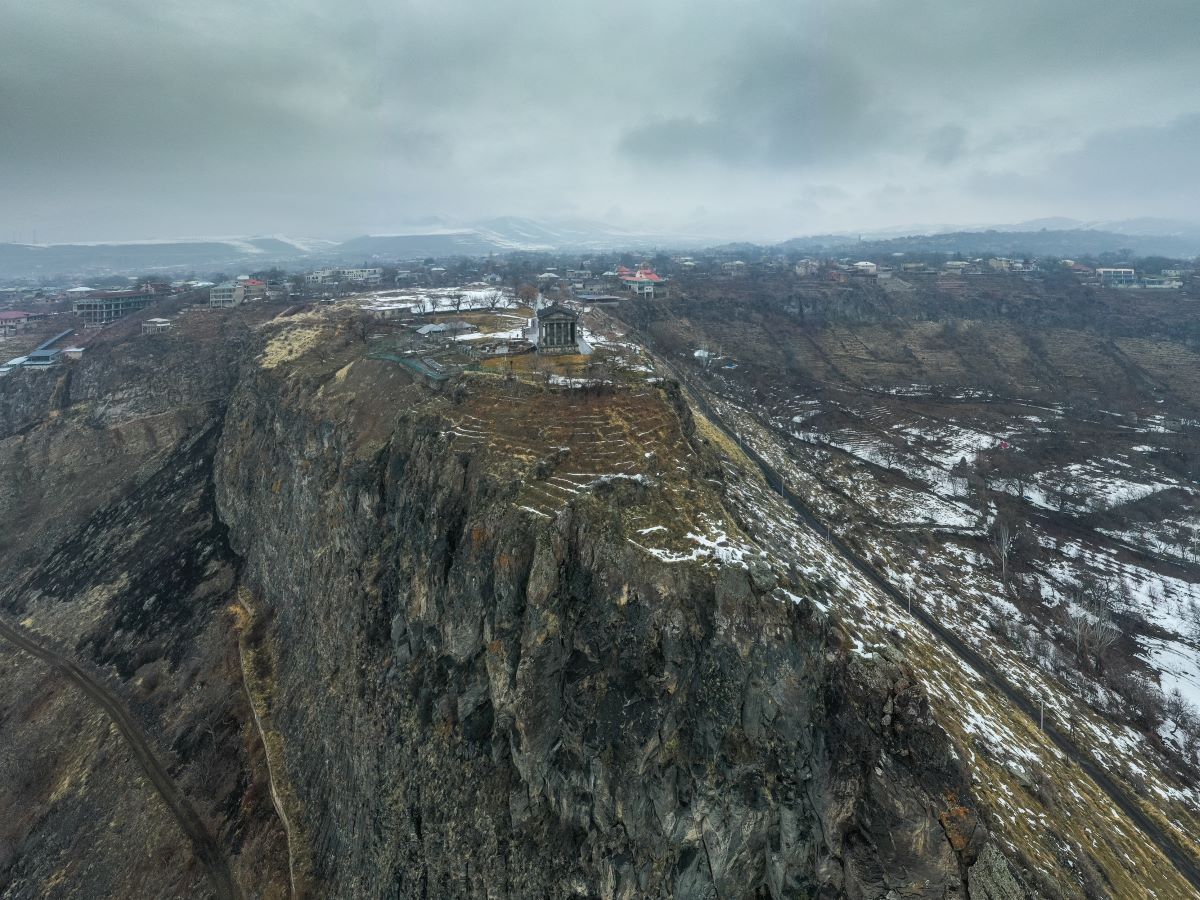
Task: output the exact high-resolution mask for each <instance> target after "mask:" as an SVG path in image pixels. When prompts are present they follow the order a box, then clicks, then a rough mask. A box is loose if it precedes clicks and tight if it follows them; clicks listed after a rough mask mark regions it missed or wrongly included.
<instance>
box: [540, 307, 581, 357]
mask: <svg viewBox="0 0 1200 900" xmlns="http://www.w3.org/2000/svg"><path fill="white" fill-rule="evenodd" d="M578 328H579V316H578V315H577V314H576V313H573V312H572V311H571V310H569V309H567V308H566V307H565V306H561V305H559V304H558V303H552V304H551V305H550V306H545V307H542V308H541V309H539V310H538V313H537V349H538V353H578V352H579V341H578V330H577V329H578Z"/></svg>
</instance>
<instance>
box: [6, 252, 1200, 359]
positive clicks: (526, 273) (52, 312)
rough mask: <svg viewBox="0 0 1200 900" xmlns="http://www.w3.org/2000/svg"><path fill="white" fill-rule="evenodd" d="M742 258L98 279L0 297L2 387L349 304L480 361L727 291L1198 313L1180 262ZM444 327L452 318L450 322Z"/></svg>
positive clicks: (493, 261) (1192, 280)
mask: <svg viewBox="0 0 1200 900" xmlns="http://www.w3.org/2000/svg"><path fill="white" fill-rule="evenodd" d="M743 250H744V251H745V252H742V253H741V255H735V254H734V253H733V252H730V251H727V250H724V251H706V252H704V253H696V254H695V255H682V254H674V255H668V254H662V253H657V254H652V255H649V256H638V255H636V254H628V253H625V254H616V255H611V254H610V255H594V256H593V257H590V258H589V257H584V258H580V257H571V256H545V255H542V256H529V255H519V254H514V255H512V256H510V257H499V258H498V257H489V258H487V259H478V258H476V259H466V258H449V259H444V260H442V259H434V258H427V259H424V260H422V261H419V262H416V261H414V262H407V263H391V264H387V265H384V264H377V265H368V264H364V265H360V266H356V267H346V266H326V267H322V268H316V269H312V270H310V271H305V272H297V273H289V272H286V271H284V270H282V269H279V268H272V269H269V270H264V271H258V272H253V273H250V274H242V275H236V276H230V275H227V274H225V273H214V274H212V275H211V276H209V277H208V278H198V277H192V278H187V279H183V280H176V281H165V280H157V279H154V278H125V277H121V276H103V277H94V278H93V281H94V282H96V283H95V284H78V283H57V284H55V283H46V284H38V285H33V284H28V283H24V284H19V285H12V286H8V287H0V375H2V374H5V373H7V372H10V371H12V370H13V369H16V368H28V369H46V368H50V367H53V366H57V365H60V364H64V363H67V362H69V361H71V360H73V359H78V358H79V357H80V356H81V355H82V354H83V353H84V352H85V351H86V348H87V345H88V343H89V341H90V339H91V338H92V336H93V335H94V334H95V333H96V332H97V331H99V330H100V329H103V328H105V327H107V326H110V325H112V324H113V323H115V322H118V321H121V320H125V319H126V318H128V317H132V318H134V319H136V320H137V321H139V322H141V323H142V331H143V332H144V333H146V334H163V333H166V332H169V331H170V330H171V328H172V323H173V320H174V317H175V316H177V315H179V314H181V313H188V314H193V313H196V312H198V311H201V310H203V309H222V308H224V309H228V308H235V307H240V306H242V305H244V304H251V303H270V304H281V305H282V307H281V308H284V309H288V310H290V311H295V310H297V309H301V308H304V307H305V306H308V305H312V304H336V303H344V302H351V303H354V304H357V305H361V306H363V308H364V309H366V310H367V311H368V312H369V314H370V315H372V316H374V317H376V318H378V319H380V320H391V319H399V320H408V319H409V317H423V318H422V321H421V322H420V323H419V324H418V325H417V326H416V329H415V330H417V331H421V329H422V328H425V327H426V326H428V328H425V330H424V331H423V332H422V333H421V335H420V336H421V337H423V338H427V339H430V340H443V341H449V340H452V339H453V340H456V341H459V342H460V343H462V344H464V345H467V346H473V349H474V351H476V352H477V353H479V354H482V355H501V354H519V353H521V352H529V351H532V350H533V349H534V348H535V346H536V345H537V344H538V342H539V340H541V341H543V342H544V340H545V338H544V336H543V333H542V332H541V331H539V330H538V329H537V328H536V327H535V322H534V318H535V316H534V313H535V312H536V311H537V309H538V308H540V307H542V306H545V305H548V304H551V303H553V304H559V305H560V306H561V308H562V309H564V310H568V311H569V310H574V311H575V312H578V311H579V310H580V309H582V308H583V307H591V306H597V307H603V306H607V305H615V304H618V303H620V302H622V301H626V300H642V301H651V300H665V299H670V298H671V297H673V296H674V297H685V296H687V295H689V294H699V295H708V294H711V293H712V292H714V291H715V292H717V293H719V292H720V291H721V290H722V289H723V288H728V289H730V290H732V291H734V292H738V291H744V290H745V289H747V287H749V286H754V287H759V286H762V285H764V284H769V285H771V288H772V289H773V290H785V291H790V292H791V294H793V295H795V296H796V297H797V298H802V297H804V296H806V295H812V294H813V291H814V290H815V291H818V292H820V291H822V290H823V289H827V288H829V287H830V286H853V285H864V284H868V283H869V284H878V285H879V286H880V287H882V288H883V289H884V290H885V291H887V292H888V293H890V294H894V295H902V294H903V293H904V292H905V291H909V290H912V289H914V288H927V287H932V288H934V289H936V290H937V291H939V292H942V293H946V294H949V295H951V296H953V295H959V294H962V293H963V292H964V291H966V290H967V288H968V285H969V284H970V283H971V282H973V281H981V280H987V279H993V280H996V279H1001V280H1004V279H1009V280H1025V281H1030V282H1041V281H1045V280H1047V279H1050V280H1052V281H1056V282H1058V283H1061V281H1062V279H1063V278H1064V277H1067V276H1069V281H1070V283H1071V284H1074V285H1077V286H1078V287H1081V288H1092V289H1101V290H1114V291H1127V292H1130V295H1131V297H1132V296H1134V295H1136V294H1137V293H1138V292H1142V291H1168V292H1171V293H1172V294H1174V295H1175V296H1176V297H1177V298H1178V300H1179V301H1180V302H1190V301H1191V300H1192V299H1193V298H1195V297H1196V296H1197V294H1200V287H1198V286H1197V284H1196V274H1195V270H1194V269H1193V268H1192V266H1191V265H1190V264H1188V263H1185V262H1182V261H1176V262H1172V261H1169V260H1147V261H1146V266H1142V267H1139V266H1137V265H1134V264H1121V265H1117V264H1114V263H1113V260H1111V259H1107V258H1105V259H1089V260H1074V259H1030V258H1022V259H1014V258H1007V257H996V256H991V257H979V258H974V259H965V258H952V257H948V256H947V255H945V254H941V255H938V254H926V255H917V254H914V255H911V256H905V255H904V254H890V255H888V256H887V257H881V258H868V259H855V258H853V257H841V258H837V259H834V258H828V257H812V256H801V255H799V254H795V253H793V254H779V253H774V254H772V253H768V252H764V251H760V250H750V249H749V248H743ZM956 256H961V255H956ZM1164 263H1165V264H1164ZM1147 266H1149V267H1151V268H1147ZM97 285H99V286H97ZM834 293H835V295H836V291H835V292H834ZM798 302H802V301H798ZM831 302H832V303H834V304H835V305H836V304H837V303H838V301H837V300H833V301H831ZM518 304H519V305H521V308H522V309H523V311H524V312H525V313H526V315H525V321H524V324H523V325H522V327H521V328H520V329H517V330H518V331H519V332H520V333H519V334H518V333H515V331H514V327H508V328H505V329H501V330H500V331H498V332H488V331H486V330H482V331H481V330H480V329H479V327H478V323H473V322H471V321H470V317H469V316H468V317H463V316H461V315H459V314H461V313H472V312H479V311H480V310H487V311H491V312H494V311H495V310H497V309H498V308H500V307H501V306H514V305H518ZM449 314H453V318H452V319H451V320H449V321H442V319H445V318H446V316H447V315H449ZM426 320H428V321H426ZM413 321H415V319H413ZM506 324H509V325H511V322H509V323H506ZM468 332H469V333H470V334H471V336H470V337H468V336H467V334H468ZM578 334H579V341H580V343H579V346H580V347H581V348H586V341H584V339H583V338H582V332H578ZM700 349H701V350H702V351H703V352H705V353H707V352H709V351H708V350H707V349H706V348H700Z"/></svg>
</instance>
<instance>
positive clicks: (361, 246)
mask: <svg viewBox="0 0 1200 900" xmlns="http://www.w3.org/2000/svg"><path fill="white" fill-rule="evenodd" d="M716 243H718V241H715V240H712V239H705V238H702V237H699V236H696V235H686V234H665V233H654V232H635V231H627V230H623V229H620V228H616V227H613V226H611V225H607V224H604V223H601V222H593V221H588V220H582V219H560V220H539V219H531V218H523V217H518V216H504V217H499V218H492V219H485V220H482V221H479V222H477V223H473V224H470V225H466V226H454V225H452V224H448V223H445V222H442V221H440V220H432V221H429V222H423V223H420V224H418V225H416V226H414V227H412V228H409V229H404V230H402V231H400V232H398V233H391V234H364V235H360V236H358V237H353V238H350V239H348V240H345V241H340V242H339V241H330V240H323V239H314V238H293V237H288V236H285V235H260V236H254V237H216V238H194V239H178V240H144V241H107V242H106V241H96V242H81V243H68V244H19V243H7V244H5V243H0V279H36V278H71V277H77V278H79V279H81V280H82V279H84V278H87V277H88V276H93V275H100V274H152V273H161V274H162V275H163V276H164V277H174V276H178V275H182V274H186V273H189V272H195V273H197V274H206V273H213V272H217V271H222V270H224V271H229V272H235V271H236V272H244V271H253V270H257V269H265V268H269V267H271V266H275V265H278V266H282V267H283V268H287V269H305V268H312V267H317V266H321V265H327V264H335V263H362V262H368V261H375V262H399V263H403V262H404V261H408V260H417V259H422V258H426V257H448V256H487V255H490V254H497V255H499V254H506V253H513V252H526V253H549V252H570V251H579V252H600V251H612V250H653V249H659V248H672V249H684V248H700V247H705V246H712V245H714V244H716ZM730 246H761V245H760V244H752V243H750V242H739V243H738V244H736V245H730ZM773 246H775V247H776V248H778V249H780V250H783V251H799V252H808V253H818V252H854V251H858V252H865V251H867V250H868V249H869V250H870V251H871V252H877V253H884V252H892V253H922V252H949V253H955V252H961V253H971V254H977V255H978V254H984V253H993V254H1003V255H1009V256H1025V255H1034V256H1038V255H1058V256H1076V255H1097V254H1100V253H1117V252H1120V251H1128V252H1130V253H1132V254H1133V255H1137V256H1147V255H1163V256H1171V257H1189V258H1190V257H1193V256H1196V255H1198V254H1200V224H1195V223H1188V222H1181V221H1175V220H1169V219H1152V218H1142V219H1125V220H1118V221H1106V222H1092V223H1088V222H1080V221H1077V220H1074V219H1065V218H1050V219H1035V220H1030V221H1027V222H1021V223H1017V224H1014V225H1001V226H990V227H983V226H980V227H961V226H960V227H958V228H954V227H952V226H914V227H913V228H912V229H910V230H906V229H885V230H882V231H875V232H863V233H862V235H861V236H860V235H858V234H825V235H813V236H808V237H798V238H792V239H790V240H787V241H783V242H781V243H779V244H776V245H773Z"/></svg>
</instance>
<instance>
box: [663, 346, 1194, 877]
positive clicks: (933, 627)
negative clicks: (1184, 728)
mask: <svg viewBox="0 0 1200 900" xmlns="http://www.w3.org/2000/svg"><path fill="white" fill-rule="evenodd" d="M660 364H662V365H663V367H664V368H665V369H666V370H667V371H668V372H670V373H671V375H672V376H673V377H674V378H675V380H676V381H678V382H679V383H680V385H682V387H683V389H684V390H685V391H687V394H688V397H689V399H690V400H691V401H692V403H694V404H695V405H696V407H697V408H698V409H699V410H700V411H701V412H703V413H704V415H705V416H706V417H707V418H708V419H709V420H710V421H711V422H712V423H713V424H714V425H715V426H716V427H717V428H720V429H721V431H723V432H724V433H725V435H726V436H727V437H728V438H729V439H730V440H731V441H733V442H734V443H735V444H737V446H738V447H739V448H741V450H742V452H743V453H745V454H746V456H747V457H748V458H749V459H751V460H752V461H753V462H754V464H755V465H757V466H758V468H759V470H760V471H761V472H762V474H763V477H764V478H765V479H766V481H767V484H768V485H769V486H770V488H771V489H772V490H774V491H775V492H776V493H778V494H779V495H780V496H781V497H782V498H783V499H784V500H785V501H786V502H787V504H788V506H790V507H791V508H792V511H793V512H795V513H796V515H797V517H798V518H799V519H800V520H801V521H802V522H803V523H804V524H805V525H807V526H808V527H809V528H811V529H813V530H814V531H816V532H817V534H819V535H821V536H823V537H824V538H825V540H826V541H827V542H828V543H829V544H830V545H832V546H833V548H834V549H835V550H837V552H838V553H839V554H841V556H842V557H843V558H844V559H845V560H846V561H847V562H848V563H850V565H852V566H853V567H854V568H855V569H856V570H857V571H858V572H859V573H860V574H861V575H862V576H863V577H864V578H866V579H867V580H868V581H870V582H871V583H872V584H873V585H875V587H877V588H879V590H880V591H882V592H883V593H884V594H885V595H886V596H887V597H888V598H889V599H890V600H892V601H893V602H895V603H896V604H897V605H899V606H900V607H901V608H902V609H906V610H908V611H909V613H910V614H911V615H912V616H913V617H914V618H916V619H917V620H918V621H919V622H920V623H921V624H922V625H924V626H925V627H926V628H927V629H928V630H929V631H931V632H933V633H934V634H935V635H937V637H938V638H939V639H940V640H941V641H943V642H944V643H945V644H946V646H948V647H949V648H950V649H951V650H952V651H953V652H954V653H955V655H956V656H958V657H959V659H961V660H962V661H963V662H965V663H966V664H967V665H969V666H970V667H971V668H973V669H974V670H975V671H976V672H978V673H979V675H980V676H981V677H983V678H984V679H986V680H987V681H988V682H990V683H991V684H992V685H993V686H994V687H995V688H996V689H997V690H999V691H1000V693H1002V694H1003V695H1004V696H1005V698H1007V699H1008V701H1009V702H1010V703H1012V705H1013V706H1015V707H1016V708H1017V709H1019V710H1021V712H1023V713H1024V714H1025V715H1026V716H1028V717H1029V719H1030V720H1031V721H1032V722H1034V723H1035V725H1036V723H1037V722H1038V721H1039V715H1038V709H1037V706H1036V704H1035V703H1033V702H1032V701H1031V700H1030V699H1029V698H1028V697H1026V696H1025V695H1024V694H1021V693H1020V692H1018V691H1017V690H1016V688H1014V687H1013V686H1012V685H1011V684H1010V683H1009V681H1008V680H1007V679H1006V678H1005V677H1004V676H1003V675H1002V674H1001V673H1000V671H999V670H997V669H996V667H995V666H993V665H992V664H991V663H990V662H988V660H987V659H985V658H984V657H983V656H982V655H981V654H980V653H979V651H977V650H975V649H974V648H973V647H971V646H970V645H969V644H967V643H966V642H965V641H963V640H962V638H960V637H959V636H958V635H957V634H955V633H954V632H953V631H952V630H950V629H949V628H947V627H946V626H945V625H943V624H941V623H940V622H939V621H938V620H937V619H936V618H934V616H933V615H932V614H930V613H929V612H928V611H927V610H925V609H924V608H923V607H921V606H920V605H919V604H917V603H912V604H911V608H910V606H909V598H908V596H906V595H905V594H902V593H901V592H900V591H899V590H898V589H897V588H896V587H895V586H894V585H892V583H891V582H890V581H888V580H887V579H886V578H885V577H884V576H883V575H882V574H880V572H879V571H878V570H877V569H876V568H875V567H874V566H872V565H871V564H870V563H869V562H867V560H865V559H864V558H863V557H862V556H860V555H859V554H858V553H857V552H856V551H855V550H854V549H853V548H851V547H850V546H849V545H848V544H847V543H846V542H845V541H844V540H842V538H841V537H840V536H839V535H837V534H836V533H834V532H833V530H832V529H829V528H827V527H826V525H825V523H824V522H822V521H821V520H820V519H818V518H817V517H816V516H815V515H814V514H813V513H812V511H811V510H810V509H809V508H808V506H807V505H806V504H805V503H804V501H803V500H801V499H800V498H799V497H798V496H797V495H796V494H794V493H792V491H790V490H789V489H788V487H787V485H786V484H784V481H783V477H782V476H781V475H780V474H779V472H777V471H776V470H775V468H774V467H773V466H771V464H770V463H768V462H767V461H766V460H765V459H763V458H762V456H760V455H759V454H758V452H757V451H756V450H755V449H754V448H753V447H751V446H750V445H749V444H747V443H746V442H745V441H744V440H742V438H741V436H740V435H739V434H737V432H736V431H734V430H733V429H731V428H730V427H729V426H728V425H726V424H725V422H724V420H723V419H722V418H721V416H720V414H719V413H718V412H717V411H716V409H715V408H713V406H712V404H711V403H709V402H708V400H707V399H706V398H705V397H704V396H703V395H701V394H700V392H699V391H697V390H695V389H694V388H693V387H692V385H691V384H690V383H689V381H688V380H687V379H685V378H682V377H680V375H679V374H678V373H677V372H676V371H675V370H674V368H673V367H672V366H670V365H669V364H667V363H665V362H662V361H661V360H660ZM1041 730H1042V732H1043V733H1044V734H1045V735H1046V736H1047V737H1049V738H1050V740H1051V741H1052V742H1053V743H1054V745H1055V746H1056V747H1058V749H1059V750H1061V751H1062V752H1063V753H1064V754H1065V755H1066V757H1067V758H1068V759H1070V760H1071V761H1072V762H1073V763H1075V765H1077V766H1079V768H1080V769H1081V770H1082V771H1083V772H1084V773H1085V774H1086V775H1087V776H1088V777H1089V778H1091V779H1092V781H1094V782H1095V783H1096V784H1097V785H1099V786H1100V788H1101V789H1102V790H1103V791H1104V792H1105V793H1106V794H1107V795H1108V796H1109V799H1111V800H1112V802H1113V803H1114V804H1115V805H1116V806H1117V807H1118V808H1119V809H1120V810H1121V811H1122V812H1123V813H1124V814H1125V815H1126V816H1128V818H1129V819H1130V820H1131V821H1132V822H1133V823H1134V824H1135V825H1136V826H1137V827H1138V829H1139V830H1140V831H1141V832H1142V833H1143V834H1144V835H1146V837H1147V838H1149V839H1150V841H1151V842H1153V844H1154V845H1155V846H1156V847H1158V849H1159V850H1160V851H1161V852H1162V854H1163V856H1165V857H1166V858H1167V860H1168V861H1169V862H1170V863H1171V865H1173V866H1174V867H1175V869H1176V870H1177V871H1178V872H1179V874H1180V875H1181V876H1183V878H1185V879H1186V880H1187V881H1188V882H1190V883H1191V885H1192V887H1193V888H1194V889H1195V890H1196V892H1197V894H1200V862H1198V861H1197V860H1196V858H1195V857H1193V856H1192V855H1191V854H1190V853H1188V852H1187V851H1186V850H1185V849H1184V848H1183V847H1182V846H1181V845H1180V844H1179V843H1178V842H1177V841H1176V840H1175V838H1174V837H1173V836H1172V835H1170V834H1168V833H1167V832H1166V831H1164V830H1163V829H1162V828H1161V827H1160V826H1159V825H1158V823H1156V822H1155V821H1154V820H1153V819H1151V818H1150V817H1149V816H1148V815H1147V814H1146V812H1145V811H1144V810H1143V809H1142V808H1141V806H1140V805H1139V804H1138V802H1137V800H1136V799H1135V798H1134V797H1133V796H1132V795H1131V794H1130V793H1129V792H1128V791H1127V790H1126V788H1124V787H1123V786H1122V785H1120V784H1119V783H1117V781H1116V780H1115V779H1113V778H1112V777H1111V776H1110V775H1109V774H1108V773H1107V772H1106V771H1104V769H1102V768H1101V767H1100V766H1098V765H1097V764H1096V762H1095V761H1094V760H1093V759H1092V757H1091V756H1089V755H1088V754H1086V753H1084V752H1082V751H1080V750H1079V748H1078V747H1076V746H1075V744H1074V742H1073V741H1072V740H1071V739H1070V738H1069V737H1067V736H1066V735H1065V734H1064V733H1063V732H1061V731H1060V730H1059V729H1057V728H1055V727H1054V725H1053V724H1052V723H1049V722H1048V723H1046V724H1045V725H1044V727H1042V729H1041Z"/></svg>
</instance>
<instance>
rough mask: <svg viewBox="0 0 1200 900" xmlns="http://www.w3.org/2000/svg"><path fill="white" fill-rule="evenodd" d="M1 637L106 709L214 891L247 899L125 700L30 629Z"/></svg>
mask: <svg viewBox="0 0 1200 900" xmlns="http://www.w3.org/2000/svg"><path fill="white" fill-rule="evenodd" d="M0 638H3V639H4V640H6V641H8V643H10V644H12V645H13V646H14V647H16V648H18V649H19V650H23V651H24V652H26V653H28V654H29V655H30V656H33V657H35V658H37V659H39V660H41V661H42V662H44V663H46V664H47V665H48V666H50V668H51V669H53V670H55V671H56V672H60V673H61V674H62V675H64V676H65V677H66V678H67V680H69V681H71V682H73V683H74V684H75V685H76V686H77V687H79V688H80V689H81V690H82V691H83V692H84V693H85V694H86V695H87V696H88V697H89V698H90V699H91V700H92V701H94V702H95V704H96V705H97V706H99V707H100V709H102V710H103V711H104V713H105V715H107V716H108V717H109V719H111V720H112V722H113V724H114V725H116V726H117V731H118V732H120V734H121V737H122V738H124V739H125V742H126V743H127V744H128V745H129V749H130V750H132V751H133V755H134V758H135V759H136V760H137V761H138V764H139V765H140V766H141V767H142V771H143V772H145V773H146V777H147V778H148V779H150V783H151V784H152V785H154V789H155V790H156V791H157V792H158V795H159V796H160V797H162V799H163V802H165V803H166V804H167V807H168V808H169V809H170V810H171V814H172V815H173V816H174V817H175V820H176V821H177V822H178V823H179V827H180V828H182V829H183V833H184V834H185V835H187V838H188V840H190V841H191V843H192V849H193V851H194V852H195V854H196V858H197V859H198V860H200V864H201V865H203V866H204V870H205V872H206V873H207V874H208V878H209V881H210V882H211V883H212V887H213V891H214V892H215V893H216V896H217V897H218V898H220V900H241V891H240V890H239V889H238V886H237V883H236V882H235V881H234V879H233V872H232V870H231V869H230V867H229V861H228V860H227V859H226V858H225V854H224V853H223V852H222V850H221V847H220V845H218V844H217V841H216V839H215V838H214V837H213V836H212V834H210V833H209V831H208V828H207V827H205V825H204V822H203V821H202V820H201V818H200V815H199V813H197V812H196V809H195V807H193V806H192V803H191V801H190V800H188V798H187V797H186V796H184V794H183V792H182V791H180V790H179V787H178V786H177V785H176V784H175V782H174V781H173V780H172V778H171V776H170V775H169V774H167V770H166V767H165V766H164V765H163V764H162V762H161V761H160V760H159V759H158V757H157V756H156V755H155V753H154V751H153V749H151V747H150V743H149V741H148V740H147V739H146V736H145V734H144V732H143V731H142V728H141V726H140V725H139V724H138V723H137V721H136V720H135V719H134V718H133V716H132V715H131V714H130V712H129V711H128V710H127V709H126V708H125V706H124V705H123V704H122V702H121V700H120V699H119V698H118V697H117V696H116V695H115V694H113V693H112V692H111V691H110V690H109V689H108V688H107V687H105V686H104V685H103V684H102V683H101V682H100V681H99V680H98V679H97V678H96V677H95V676H93V675H91V674H90V673H88V672H87V671H85V670H84V669H83V668H82V667H81V666H80V665H79V664H78V663H76V662H74V661H73V660H70V659H67V658H66V657H64V656H61V655H60V654H58V653H56V652H55V651H53V650H50V649H49V648H47V647H44V646H42V645H41V644H39V643H38V642H37V641H36V640H34V639H33V638H32V637H30V636H29V635H28V634H27V633H26V632H25V631H24V630H22V629H20V628H18V627H15V626H13V625H10V624H9V623H7V622H5V621H3V620H0Z"/></svg>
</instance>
